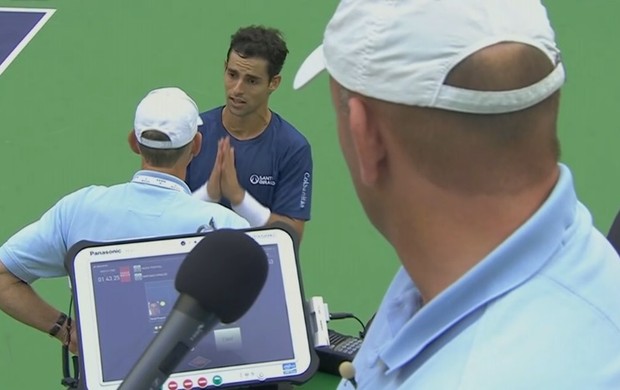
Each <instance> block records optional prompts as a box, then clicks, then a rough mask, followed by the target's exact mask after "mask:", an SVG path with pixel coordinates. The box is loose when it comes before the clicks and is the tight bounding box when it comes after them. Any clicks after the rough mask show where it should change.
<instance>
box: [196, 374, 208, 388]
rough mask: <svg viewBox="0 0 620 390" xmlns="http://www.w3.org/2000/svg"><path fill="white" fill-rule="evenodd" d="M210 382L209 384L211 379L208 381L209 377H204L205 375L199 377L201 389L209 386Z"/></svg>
mask: <svg viewBox="0 0 620 390" xmlns="http://www.w3.org/2000/svg"><path fill="white" fill-rule="evenodd" d="M208 384H209V381H207V378H204V377H200V378H198V386H200V388H201V389H204V388H205V387H207V385H208Z"/></svg>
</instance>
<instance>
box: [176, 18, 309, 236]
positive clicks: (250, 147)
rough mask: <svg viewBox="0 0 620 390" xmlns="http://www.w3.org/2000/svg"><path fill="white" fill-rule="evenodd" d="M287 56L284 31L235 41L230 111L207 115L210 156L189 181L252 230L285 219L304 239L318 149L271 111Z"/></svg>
mask: <svg viewBox="0 0 620 390" xmlns="http://www.w3.org/2000/svg"><path fill="white" fill-rule="evenodd" d="M287 54H288V49H287V48H286V43H285V42H284V40H283V39H282V36H281V34H280V32H279V31H278V30H276V29H272V28H266V27H262V26H250V27H245V28H241V29H239V30H238V31H237V32H236V33H235V34H234V35H233V36H232V38H231V42H230V46H229V48H228V54H227V58H226V63H225V67H224V86H225V89H226V105H224V106H222V107H217V108H215V109H212V110H210V111H207V112H204V113H202V114H201V118H202V121H203V123H204V125H202V126H201V127H200V129H199V131H200V132H201V133H202V135H203V141H202V147H203V153H201V155H200V156H198V157H197V158H196V159H194V160H193V161H192V163H191V164H190V165H189V166H188V168H187V178H186V181H187V184H188V185H189V188H190V189H191V190H192V191H194V194H195V196H196V197H198V198H200V199H203V200H206V201H211V202H220V203H221V204H223V205H226V206H227V207H231V208H232V209H233V210H235V211H236V212H237V213H238V214H239V215H241V216H242V217H244V218H246V219H247V220H248V221H249V222H250V224H251V225H252V226H261V225H264V224H266V223H268V222H274V221H278V220H280V221H284V222H286V223H288V224H289V225H291V226H293V227H294V228H295V229H296V231H297V232H298V233H299V234H300V235H301V234H302V233H303V228H304V223H305V221H307V220H309V219H310V205H311V200H312V155H311V150H310V144H309V143H308V141H307V140H306V138H305V137H304V136H303V135H302V134H301V133H300V132H299V131H297V129H295V128H294V127H293V126H292V125H291V124H290V123H288V122H287V121H286V120H284V118H282V117H281V116H280V115H278V114H277V113H275V112H273V111H271V110H270V109H269V97H270V96H271V94H272V93H273V92H274V91H275V90H276V89H277V88H278V86H279V85H280V80H281V78H282V77H281V76H280V71H281V70H282V66H283V65H284V60H285V59H286V55H287Z"/></svg>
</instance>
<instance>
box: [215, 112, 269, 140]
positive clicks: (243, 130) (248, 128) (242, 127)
mask: <svg viewBox="0 0 620 390" xmlns="http://www.w3.org/2000/svg"><path fill="white" fill-rule="evenodd" d="M270 121H271V111H270V110H269V107H267V106H265V107H264V108H263V109H260V110H257V111H256V112H254V113H252V114H250V115H247V116H238V115H234V114H232V113H231V112H230V111H229V110H228V109H227V108H226V106H224V109H223V110H222V124H223V125H224V128H225V129H226V131H228V132H229V133H230V135H232V136H233V137H235V138H236V139H239V140H245V139H252V138H255V137H258V136H259V135H260V134H261V133H262V132H263V131H265V129H266V128H267V126H268V125H269V122H270Z"/></svg>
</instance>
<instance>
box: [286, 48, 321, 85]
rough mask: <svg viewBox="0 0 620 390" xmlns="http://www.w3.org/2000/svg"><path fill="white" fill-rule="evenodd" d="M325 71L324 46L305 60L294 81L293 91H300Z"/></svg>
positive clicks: (315, 50)
mask: <svg viewBox="0 0 620 390" xmlns="http://www.w3.org/2000/svg"><path fill="white" fill-rule="evenodd" d="M324 69H325V57H324V56H323V45H320V46H319V47H317V48H316V49H314V51H313V52H312V53H310V55H309V56H308V57H307V58H306V59H305V60H304V62H303V63H302V64H301V66H300V67H299V70H297V74H296V75H295V79H294V80H293V89H299V88H301V87H303V86H304V85H306V84H308V82H309V81H310V80H312V79H313V78H315V77H316V76H317V75H318V74H319V73H321V72H322V71H323V70H324Z"/></svg>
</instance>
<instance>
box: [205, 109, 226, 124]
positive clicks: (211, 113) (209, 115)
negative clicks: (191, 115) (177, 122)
mask: <svg viewBox="0 0 620 390" xmlns="http://www.w3.org/2000/svg"><path fill="white" fill-rule="evenodd" d="M223 108H224V106H217V107H213V108H211V109H209V110H207V111H203V112H201V113H200V118H201V119H202V120H203V122H204V120H205V119H210V120H213V119H214V118H219V119H221V118H222V109H223ZM205 123H206V122H205Z"/></svg>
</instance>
